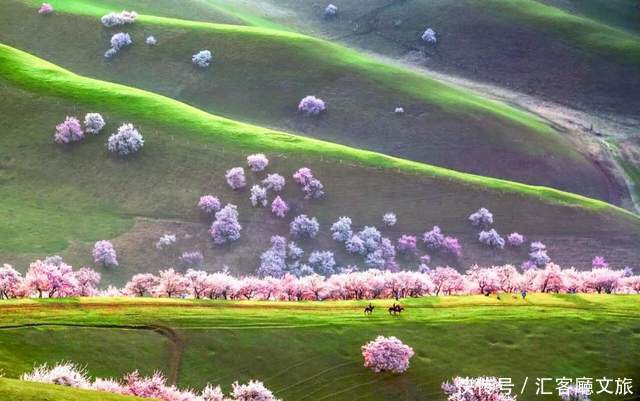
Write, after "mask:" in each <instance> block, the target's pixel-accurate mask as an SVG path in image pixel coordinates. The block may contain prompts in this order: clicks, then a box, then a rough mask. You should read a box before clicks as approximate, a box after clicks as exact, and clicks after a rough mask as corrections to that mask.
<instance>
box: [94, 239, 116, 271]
mask: <svg viewBox="0 0 640 401" xmlns="http://www.w3.org/2000/svg"><path fill="white" fill-rule="evenodd" d="M92 255H93V261H94V262H95V263H96V264H97V265H100V266H104V267H117V266H118V259H117V254H116V250H115V248H114V247H113V244H112V243H111V242H109V241H106V240H103V241H98V242H96V243H95V245H93V252H92Z"/></svg>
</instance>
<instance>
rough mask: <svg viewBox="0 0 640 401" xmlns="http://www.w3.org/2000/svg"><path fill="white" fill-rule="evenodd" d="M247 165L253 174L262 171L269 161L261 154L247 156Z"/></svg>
mask: <svg viewBox="0 0 640 401" xmlns="http://www.w3.org/2000/svg"><path fill="white" fill-rule="evenodd" d="M247 165H248V166H249V168H250V169H251V171H253V172H254V173H256V172H258V171H263V170H264V169H265V168H267V166H268V165H269V159H267V156H265V155H263V154H262V153H256V154H255V155H249V156H247Z"/></svg>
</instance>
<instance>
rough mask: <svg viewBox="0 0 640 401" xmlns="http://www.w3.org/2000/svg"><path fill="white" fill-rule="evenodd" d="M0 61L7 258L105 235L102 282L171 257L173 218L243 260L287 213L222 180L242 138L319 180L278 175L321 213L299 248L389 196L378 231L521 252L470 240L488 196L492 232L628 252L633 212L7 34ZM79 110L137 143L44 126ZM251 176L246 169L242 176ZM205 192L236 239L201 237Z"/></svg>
mask: <svg viewBox="0 0 640 401" xmlns="http://www.w3.org/2000/svg"><path fill="white" fill-rule="evenodd" d="M0 68H1V69H2V72H3V81H0V82H1V84H0V85H1V86H0V87H1V88H2V93H3V94H5V95H6V96H7V98H10V99H12V101H11V102H4V103H2V106H1V107H2V113H0V115H1V116H2V117H1V118H2V126H3V127H5V130H4V131H3V133H2V136H0V141H2V147H1V148H0V149H2V154H1V160H2V167H3V168H2V171H3V174H2V177H3V187H2V191H3V194H6V196H3V198H2V199H3V206H5V205H6V206H5V207H3V208H2V212H1V213H2V214H3V216H2V218H3V221H5V222H6V224H3V226H2V228H0V230H2V235H0V238H1V240H0V250H1V252H2V260H3V262H10V263H14V264H16V265H18V267H20V268H24V266H25V264H26V263H27V262H28V261H29V260H30V259H33V258H35V257H43V256H44V255H46V254H50V253H53V252H60V251H62V250H64V248H65V245H67V244H70V247H69V249H68V250H67V251H66V252H65V256H66V257H67V259H68V261H69V262H71V263H73V264H74V265H81V264H90V263H91V261H90V258H89V257H90V252H89V247H90V246H91V244H92V241H95V240H96V239H98V238H105V237H107V238H112V237H116V238H115V244H116V247H117V248H118V250H119V252H120V256H119V259H120V261H121V267H120V268H118V269H116V270H105V269H103V270H102V273H103V276H104V278H105V282H115V283H122V282H123V281H125V280H126V279H128V278H129V277H130V276H131V275H132V274H134V273H135V272H138V271H156V270H158V269H159V268H160V267H162V266H166V265H169V264H174V263H175V259H166V258H165V256H163V255H162V254H160V253H159V252H158V251H157V250H156V249H155V248H154V247H153V244H154V243H155V241H156V240H157V238H158V237H159V236H160V235H162V234H163V233H164V232H175V233H177V234H178V235H179V236H180V242H181V247H184V248H183V250H192V249H200V250H201V251H202V252H203V253H204V254H205V257H206V258H207V267H208V269H209V270H213V269H220V268H221V267H222V266H223V265H225V264H226V265H229V266H230V267H231V268H233V269H235V270H239V271H243V272H252V271H254V269H255V268H256V265H257V255H258V254H259V253H260V252H261V251H262V250H263V249H265V248H266V247H268V240H269V236H270V235H271V234H274V233H279V234H285V235H286V233H287V230H288V221H289V220H288V219H287V221H282V220H277V219H275V218H273V217H272V216H271V215H270V213H269V212H268V211H267V210H265V209H255V208H252V207H251V206H250V203H249V200H248V193H247V191H240V192H239V193H238V192H233V191H231V190H230V189H229V187H228V186H227V185H226V183H225V182H224V171H225V170H227V169H229V168H230V167H233V166H237V165H243V164H244V163H245V157H246V155H248V154H251V153H255V152H265V153H267V154H268V155H269V157H270V158H271V162H272V163H271V166H270V168H269V171H270V172H279V173H282V174H284V175H286V176H287V177H290V175H291V174H292V173H293V172H294V171H295V170H297V168H299V167H300V166H304V165H306V166H309V167H311V168H312V169H313V170H314V171H316V173H317V176H318V178H319V179H321V180H322V181H323V182H324V183H325V189H326V192H327V197H326V199H323V200H321V201H315V202H310V201H304V200H303V199H302V194H301V192H300V191H299V189H297V188H296V187H295V185H293V184H291V183H290V184H289V185H288V186H287V188H286V190H285V192H284V194H283V196H284V198H285V199H287V200H288V201H290V202H291V204H292V206H293V211H292V215H295V214H299V213H307V214H309V215H312V216H317V217H318V219H319V220H320V223H321V224H322V232H321V236H320V238H319V239H318V240H316V241H310V242H308V243H303V245H304V247H305V248H307V249H308V250H310V249H322V248H334V247H335V243H334V242H333V241H331V240H330V236H329V235H328V234H329V233H328V227H329V225H330V224H331V222H333V221H334V220H335V219H337V217H338V216H341V215H348V216H351V217H352V218H353V219H354V224H355V225H356V227H361V226H363V225H366V224H369V225H371V224H378V225H379V222H380V218H381V215H382V214H383V213H385V212H386V211H388V210H394V211H396V213H397V214H398V217H399V223H398V225H397V226H395V227H394V228H393V229H387V230H384V231H383V233H384V234H385V235H387V236H390V237H391V238H392V239H394V238H396V237H398V236H400V234H402V233H407V232H409V233H421V232H424V231H426V230H427V229H430V228H431V226H433V225H434V224H438V225H440V226H441V227H442V228H443V230H444V231H445V232H447V233H451V234H453V235H456V236H459V237H460V238H461V240H462V242H463V246H464V247H465V253H464V257H463V258H462V260H461V261H460V264H461V265H462V266H466V265H468V264H470V263H473V262H476V261H483V262H487V263H488V262H496V263H497V262H506V261H511V262H513V263H519V262H521V261H522V260H523V259H524V258H526V252H525V250H521V251H504V252H500V253H495V252H492V251H490V250H487V249H483V248H480V247H479V246H478V244H477V238H476V235H477V233H476V230H475V229H473V228H472V227H470V225H469V224H468V221H467V216H468V215H469V213H470V212H472V211H474V210H476V209H477V208H479V207H480V206H486V207H489V208H490V209H491V210H494V212H495V216H496V220H497V225H496V227H497V229H498V230H499V231H500V232H503V233H505V234H506V233H508V232H512V231H519V232H522V233H524V234H525V235H527V236H528V237H530V238H531V239H539V240H543V241H545V242H547V243H548V245H549V247H550V254H551V255H552V257H553V258H554V260H556V261H558V262H561V263H566V264H577V265H578V266H580V265H584V266H586V265H587V264H588V263H589V261H590V260H591V258H592V257H593V255H592V253H593V252H595V251H594V249H597V250H598V251H597V252H598V253H602V254H604V255H605V256H607V258H608V259H609V260H610V261H611V262H612V263H614V264H618V265H621V266H622V265H624V264H631V263H632V262H633V261H634V260H637V256H638V252H639V250H638V249H637V246H636V245H637V243H638V240H639V238H640V221H639V219H638V217H637V216H635V215H633V214H631V213H628V212H625V211H623V210H620V209H617V208H615V207H612V206H610V205H607V204H606V203H603V202H600V201H596V200H592V199H588V198H584V197H580V196H577V195H572V194H568V193H563V192H560V191H556V190H552V189H548V188H542V187H531V186H527V185H523V184H517V183H512V182H507V181H501V180H496V179H490V178H485V177H479V176H472V175H468V174H463V173H458V172H454V171H450V170H445V169H441V168H437V167H433V166H429V165H425V164H420V163H415V162H410V161H405V160H401V159H396V158H392V157H388V156H383V155H381V154H376V153H372V152H367V151H362V150H356V149H353V148H347V147H344V146H341V145H335V144H330V143H326V142H320V141H317V140H312V139H307V138H302V137H296V136H292V135H288V134H284V133H281V132H276V131H272V130H269V129H265V128H260V127H256V126H250V125H246V124H241V123H238V122H235V121H231V120H226V119H223V118H220V117H217V116H213V115H211V114H207V113H205V112H203V111H200V110H198V109H195V108H192V107H189V106H187V105H185V104H182V103H179V102H177V101H174V100H171V99H168V98H164V97H161V96H158V95H154V94H151V93H148V92H144V91H141V90H137V89H133V88H129V87H124V86H120V85H116V84H110V83H107V82H101V81H96V80H92V79H88V78H84V77H80V76H78V75H74V74H72V73H70V72H68V71H65V70H63V69H61V68H59V67H56V66H54V65H52V64H49V63H47V62H45V61H43V60H39V59H37V58H35V57H32V56H30V55H28V54H26V53H23V52H20V51H18V50H15V49H12V48H10V47H7V46H0ZM90 111H100V112H101V113H103V114H104V116H105V118H106V119H107V121H108V122H109V124H108V125H107V127H106V128H105V132H107V133H110V132H113V131H115V129H116V128H117V126H118V125H119V123H121V122H123V121H131V122H133V123H135V124H136V126H138V127H139V128H140V130H141V132H142V133H143V135H145V138H146V145H145V147H144V149H143V151H142V152H141V154H140V155H138V156H136V157H134V158H130V159H127V160H121V159H117V158H113V157H110V156H109V155H108V154H107V152H106V151H105V149H104V143H105V140H106V135H107V134H102V135H101V136H99V137H95V136H90V137H88V138H87V139H86V140H85V141H84V142H83V143H80V144H78V145H74V146H70V147H64V146H57V145H55V144H54V143H53V142H52V132H53V127H54V126H55V124H57V123H58V122H59V121H60V120H61V119H63V118H64V116H65V115H80V116H82V115H84V113H86V112H90ZM43 160H46V161H47V163H46V164H45V163H42V161H43ZM261 177H262V176H253V175H251V174H250V175H249V186H250V185H251V183H252V182H256V181H258V180H259V179H261ZM205 193H213V194H216V195H217V196H220V198H221V199H222V201H223V202H231V203H235V204H237V205H238V206H239V209H240V214H241V222H242V225H243V226H244V230H243V232H242V235H243V237H242V239H241V240H240V241H238V242H237V243H234V244H233V245H230V246H226V247H214V246H213V245H212V244H211V242H210V240H209V239H208V235H207V233H206V229H207V228H208V225H207V222H206V221H204V220H202V219H201V218H200V217H199V216H198V214H197V210H196V208H195V204H196V202H197V199H198V197H199V196H200V195H202V194H205ZM49 215H51V216H54V217H55V218H53V219H49V218H47V216H49ZM80 217H82V218H80ZM79 220H83V221H84V222H83V223H80V222H79ZM134 224H135V225H134ZM132 225H134V226H133V228H131V226H132ZM52 233H55V234H52ZM340 258H341V262H343V263H345V264H346V263H348V262H350V260H349V259H348V258H345V257H344V255H342V256H340ZM407 263H408V265H409V266H410V265H412V264H413V263H415V261H413V262H410V261H408V262H407ZM436 263H456V262H455V261H451V260H441V261H439V262H438V261H437V260H436Z"/></svg>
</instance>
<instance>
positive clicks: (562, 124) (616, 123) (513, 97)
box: [372, 53, 640, 212]
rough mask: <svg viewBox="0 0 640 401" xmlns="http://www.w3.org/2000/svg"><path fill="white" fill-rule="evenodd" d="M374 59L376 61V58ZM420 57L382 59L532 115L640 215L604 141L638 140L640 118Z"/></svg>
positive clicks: (626, 178) (625, 177)
mask: <svg viewBox="0 0 640 401" xmlns="http://www.w3.org/2000/svg"><path fill="white" fill-rule="evenodd" d="M372 55H373V56H374V57H378V58H380V57H381V56H379V55H377V54H372ZM421 57H423V56H422V55H421V54H418V53H410V54H409V55H407V56H406V57H404V58H402V59H400V60H398V61H396V60H392V59H387V58H383V59H384V61H385V62H391V63H400V64H401V65H402V66H404V67H408V68H411V69H414V70H416V71H418V72H422V73H427V74H428V75H430V76H431V77H433V78H435V79H437V80H439V81H442V82H445V83H447V84H451V85H455V86H459V87H462V88H465V89H469V90H473V91H475V92H478V93H479V94H481V95H482V96H484V97H487V98H489V99H494V100H498V101H501V102H504V103H507V104H509V105H511V106H513V107H515V108H518V109H521V110H524V111H526V112H529V113H531V114H534V115H536V116H538V117H540V118H541V119H543V120H544V121H547V123H548V124H549V125H551V126H553V127H554V128H556V129H557V130H558V131H559V132H561V133H564V134H565V135H567V137H568V138H569V139H570V140H571V141H572V142H573V143H574V144H575V145H576V147H577V149H578V150H580V151H581V152H582V153H584V154H586V155H588V156H589V157H590V158H591V159H592V160H593V162H594V163H595V164H596V165H597V166H598V167H599V168H601V169H603V171H605V172H606V174H607V175H608V176H609V177H611V178H612V183H611V185H612V189H611V190H612V191H615V189H614V188H613V187H615V186H622V187H623V188H625V189H626V191H625V192H626V193H625V194H623V195H624V196H623V197H626V199H623V202H622V206H623V207H625V208H627V209H629V210H632V211H634V212H640V199H638V198H636V197H635V195H634V191H633V190H632V189H633V187H634V183H633V181H632V180H631V178H630V177H629V176H628V175H627V174H626V172H625V171H624V169H623V168H622V167H621V166H620V164H619V162H618V161H617V159H616V158H617V157H619V156H620V155H619V154H617V150H616V149H615V148H614V147H612V146H611V144H610V143H609V142H608V141H613V142H614V143H620V142H622V141H626V140H628V139H630V138H638V137H640V116H639V117H637V118H632V117H625V116H619V115H614V114H607V113H599V112H597V111H594V110H577V109H574V108H571V107H569V106H566V105H561V104H558V103H555V102H551V101H547V100H544V99H541V98H538V97H535V96H531V95H527V94H524V93H521V92H517V91H513V90H510V89H505V88H503V87H499V86H497V85H494V84H490V83H485V82H478V81H473V80H469V79H467V78H463V77H458V76H453V75H448V74H444V73H441V72H437V71H434V70H431V69H428V68H425V67H422V66H421V64H423V60H421Z"/></svg>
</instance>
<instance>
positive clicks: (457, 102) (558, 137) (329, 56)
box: [0, 0, 619, 204]
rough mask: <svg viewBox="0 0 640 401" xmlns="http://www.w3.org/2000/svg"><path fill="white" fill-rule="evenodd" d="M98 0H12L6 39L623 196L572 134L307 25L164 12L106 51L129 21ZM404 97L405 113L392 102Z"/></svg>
mask: <svg viewBox="0 0 640 401" xmlns="http://www.w3.org/2000/svg"><path fill="white" fill-rule="evenodd" d="M92 4H94V3H92V2H90V1H88V0H86V1H83V2H81V3H79V4H76V3H74V2H69V3H67V2H61V3H60V5H59V6H58V7H59V10H60V11H58V13H55V14H52V15H50V16H47V17H46V18H43V17H42V16H40V15H38V14H37V13H36V12H35V8H33V7H26V6H25V5H24V4H23V3H22V2H20V1H17V0H12V1H10V2H9V4H7V6H6V7H5V13H3V15H2V16H0V22H1V23H2V25H3V26H4V27H5V28H4V29H2V30H0V41H3V42H4V43H6V44H9V45H12V46H14V47H18V48H20V49H22V50H25V51H27V52H30V53H32V54H34V55H37V56H40V57H42V58H45V59H47V60H49V61H52V62H54V63H57V64H60V65H61V66H63V67H65V68H68V69H70V70H72V71H74V72H76V73H80V74H83V75H87V76H92V77H97V78H100V79H105V80H108V81H114V82H120V83H124V84H127V85H130V86H134V87H138V88H142V89H147V90H151V91H154V92H156V93H160V94H163V95H166V96H169V97H172V98H174V99H178V100H181V101H184V102H186V103H189V104H192V105H195V106H197V107H199V108H202V109H204V110H206V111H210V112H213V113H216V114H219V115H222V116H226V117H229V118H233V119H236V120H239V121H244V122H251V123H255V124H259V125H263V126H269V127H274V128H278V129H282V130H285V131H289V132H296V133H301V134H304V135H307V136H312V137H317V138H320V139H325V140H329V141H332V142H336V143H342V144H346V145H349V146H354V147H360V148H365V149H369V150H374V151H380V152H382V153H385V154H389V155H393V156H399V157H403V158H406V159H410V160H416V161H422V162H426V163H430V164H434V165H438V166H443V167H447V168H452V169H456V170H459V171H464V172H471V173H475V174H480V175H486V176H492V177H499V178H506V179H510V180H514V181H519V182H525V183H529V184H535V185H545V186H549V187H553V188H558V189H562V190H567V191H570V192H576V193H580V194H584V195H587V196H590V197H594V198H598V199H603V200H606V201H609V202H612V203H614V204H617V203H618V202H619V194H618V193H617V191H616V189H615V184H613V187H612V183H611V182H610V180H609V179H608V177H607V174H606V173H604V172H603V171H602V170H601V169H599V168H597V166H595V165H594V164H593V163H592V162H591V161H590V160H589V157H588V156H585V155H584V154H582V153H580V152H579V151H577V150H576V149H575V147H574V145H573V144H572V143H571V142H570V141H569V140H568V139H567V138H566V137H565V136H563V135H562V134H560V133H558V132H557V131H555V130H554V129H552V128H550V127H549V126H548V125H546V123H545V122H544V121H542V120H540V119H538V118H537V117H534V116H532V115H530V114H527V113H524V112H521V111H519V110H517V109H514V108H512V107H510V106H507V105H505V104H503V103H499V102H494V101H492V100H488V99H484V98H482V97H479V96H478V95H476V94H474V93H471V92H468V91H465V90H462V89H459V88H456V87H452V86H447V85H443V84H441V83H439V82H437V81H434V80H432V79H430V78H428V77H427V76H424V75H421V74H418V73H415V72H411V71H408V70H405V69H402V68H399V67H395V66H391V65H388V64H385V63H383V62H379V61H376V60H373V59H372V58H370V57H367V56H363V55H362V54H359V53H357V52H355V51H353V50H349V49H346V48H344V47H340V46H337V45H334V44H331V43H329V42H326V41H322V40H319V39H313V38H310V37H308V36H302V35H298V34H294V33H289V32H283V31H278V30H271V29H264V28H254V27H245V26H237V25H218V24H208V23H198V22H193V21H187V20H177V19H171V18H161V17H153V16H142V17H140V19H139V21H138V22H136V24H134V25H133V26H127V27H123V28H121V29H120V30H125V31H127V32H129V33H131V34H132V35H133V39H134V42H135V43H134V45H133V46H132V47H131V48H129V49H125V50H124V51H123V52H121V54H119V55H118V56H117V58H115V59H114V60H112V61H111V62H105V60H104V58H103V57H102V54H103V53H104V51H105V50H106V48H107V47H108V42H109V38H110V35H111V34H113V33H114V32H117V31H118V30H119V29H114V30H107V29H104V28H103V27H102V26H101V25H100V23H99V20H98V17H99V16H100V15H102V14H103V13H104V10H103V8H102V7H103V6H102V5H100V7H98V6H92ZM132 4H133V3H132ZM154 8H155V7H154ZM65 10H68V11H69V12H70V13H67V12H66V11H65ZM78 10H80V11H78ZM76 12H78V14H75V13H76ZM89 14H90V15H89ZM149 34H153V35H154V36H155V37H156V38H157V39H158V41H159V43H158V45H157V46H155V47H153V48H149V47H148V46H147V45H145V44H144V38H145V37H146V36H147V35H149ZM201 49H211V50H212V51H213V53H214V61H213V65H212V67H211V68H209V69H207V70H204V71H203V70H197V69H196V68H195V67H194V66H193V65H192V64H191V63H190V57H191V55H192V54H194V53H195V52H197V51H198V50H201ZM308 94H314V95H317V96H319V97H321V98H323V99H324V100H325V101H326V102H327V104H328V112H327V113H326V115H324V116H322V117H320V118H315V119H309V118H305V117H303V116H301V115H300V114H299V113H298V112H297V110H296V106H297V104H298V102H299V100H300V99H301V98H302V97H304V96H306V95H308ZM398 106H402V107H404V108H405V110H406V113H405V115H403V116H398V115H395V114H394V113H393V110H394V109H395V108H396V107H398Z"/></svg>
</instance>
